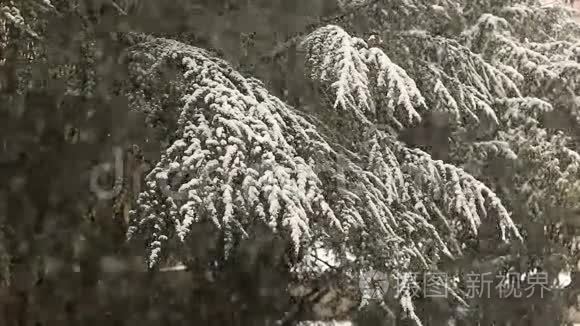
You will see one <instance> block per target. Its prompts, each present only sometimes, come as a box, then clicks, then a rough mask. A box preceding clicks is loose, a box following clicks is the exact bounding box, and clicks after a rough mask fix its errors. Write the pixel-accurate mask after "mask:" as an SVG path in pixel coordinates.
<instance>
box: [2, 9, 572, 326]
mask: <svg viewBox="0 0 580 326" xmlns="http://www.w3.org/2000/svg"><path fill="white" fill-rule="evenodd" d="M39 3H40V2H38V3H37V2H35V1H32V0H30V1H27V2H22V3H21V4H18V3H13V2H10V3H9V4H8V5H5V6H4V7H3V11H2V13H3V16H2V17H3V20H2V22H3V26H4V27H3V28H4V29H6V28H9V29H10V30H11V31H14V33H16V34H14V35H27V38H26V40H25V41H18V42H17V41H16V39H15V38H14V36H12V37H13V38H12V39H10V38H8V39H6V40H3V42H2V51H3V53H6V54H5V55H3V59H5V60H14V57H13V56H14V54H12V57H10V51H9V50H8V49H14V50H12V51H16V53H24V52H23V51H25V50H24V49H26V51H27V52H26V53H27V55H28V56H29V58H30V60H31V61H33V60H36V61H38V60H41V61H42V62H43V63H45V64H46V65H47V66H48V67H49V71H51V72H54V73H55V74H56V75H57V76H60V77H62V76H71V77H70V80H75V78H78V83H73V84H72V85H67V87H66V88H67V89H70V91H71V92H72V93H73V94H82V95H83V96H87V97H94V96H105V97H106V94H110V93H116V94H122V95H125V96H126V97H127V100H128V103H129V106H130V108H131V109H132V110H134V111H136V112H141V113H143V114H145V115H146V116H147V121H148V124H149V126H150V127H152V128H156V130H158V131H159V132H158V133H157V136H158V138H159V139H158V140H159V141H160V142H161V143H162V144H164V146H163V148H162V150H161V157H160V159H159V160H157V161H156V162H155V164H154V165H153V167H152V170H151V171H150V172H149V173H148V175H147V176H146V178H145V189H144V190H143V191H142V192H141V193H140V194H139V196H138V198H137V199H136V205H133V207H136V208H135V210H133V211H132V212H131V219H132V225H131V227H130V228H129V230H128V235H129V237H130V238H132V239H141V240H142V241H143V243H144V244H145V250H146V252H147V263H148V265H149V267H150V268H152V269H155V268H156V267H158V266H159V264H160V263H161V262H163V260H164V259H168V258H171V259H174V258H178V259H181V260H186V261H188V264H189V265H190V268H192V269H201V270H206V271H211V273H215V274H216V275H219V274H220V273H222V272H224V271H225V270H227V268H229V267H228V266H232V265H231V264H232V262H233V261H236V258H235V257H236V255H238V254H239V250H238V248H241V247H243V244H244V243H245V241H248V239H254V240H255V239H258V238H260V237H261V236H262V230H263V228H266V229H267V230H268V232H270V233H271V234H273V235H276V237H278V238H280V239H282V240H283V241H284V243H285V244H286V245H285V249H286V251H287V254H286V255H287V256H288V257H287V261H288V262H287V265H285V267H286V268H287V270H288V271H289V272H290V274H291V278H292V279H294V280H297V281H298V282H302V283H304V284H313V283H316V281H319V280H321V279H324V278H325V277H328V279H330V280H331V281H329V282H330V283H335V284H334V285H336V284H338V287H341V286H342V287H343V288H346V287H348V286H346V284H353V282H354V280H357V281H358V280H359V279H360V278H362V279H367V278H368V277H369V275H371V274H374V273H382V274H384V275H388V278H389V281H390V282H391V283H394V282H396V283H397V284H398V285H399V287H398V288H397V289H391V292H393V291H394V292H393V293H391V292H387V293H381V294H384V298H381V301H384V302H382V303H383V304H384V305H385V307H388V308H395V307H398V308H399V309H400V310H401V312H400V314H399V315H401V316H402V315H407V316H408V318H407V319H410V320H412V321H413V322H414V323H415V324H419V325H421V324H423V323H428V322H429V319H430V318H432V317H433V316H432V314H431V315H430V313H429V312H421V311H420V309H417V308H418V307H420V305H421V304H425V298H420V295H417V294H416V293H415V292H416V291H415V289H416V288H417V287H421V286H423V281H424V280H422V278H421V277H422V276H423V275H426V274H428V273H442V272H444V273H446V275H447V277H449V278H450V279H449V280H452V279H455V278H459V279H460V281H458V282H443V281H442V280H439V281H438V284H437V285H438V286H443V287H444V289H445V291H446V292H448V293H449V302H450V303H449V306H450V308H448V309H449V311H447V314H448V315H450V316H447V318H451V319H455V320H460V319H463V320H464V321H466V322H473V323H476V322H477V321H480V322H483V323H486V322H488V323H489V322H491V320H493V319H494V318H495V319H496V322H500V321H501V322H508V321H509V320H510V319H513V318H516V319H517V318H520V319H521V318H522V316H521V315H518V313H519V312H514V314H513V315H512V316H499V314H497V316H490V314H494V313H497V311H494V310H493V307H492V310H489V309H488V308H486V307H485V304H486V303H485V302H484V303H481V302H480V301H478V300H473V299H472V298H469V296H468V295H467V294H466V288H465V287H466V284H465V282H464V281H465V280H461V278H462V277H463V276H464V275H465V273H467V272H482V271H483V270H486V271H491V272H492V275H494V276H502V275H505V274H506V271H511V272H513V271H514V270H517V271H518V272H520V273H522V274H525V277H524V279H523V282H528V283H530V282H532V279H533V278H534V277H533V276H530V275H532V274H530V273H529V272H530V271H531V270H533V269H535V268H540V269H542V270H543V271H546V272H547V273H548V274H547V276H548V278H549V279H548V281H549V282H550V284H551V282H552V280H554V279H555V278H557V275H558V273H559V272H560V271H561V270H562V269H565V268H567V267H566V265H570V264H575V259H577V256H576V255H577V250H576V249H577V248H576V243H575V238H574V236H575V229H574V227H575V225H576V224H577V222H576V220H577V217H576V216H575V214H576V212H577V204H576V200H575V196H576V195H577V194H578V187H579V184H578V182H577V179H578V173H579V171H578V166H579V162H580V161H579V160H580V155H579V154H578V152H577V146H578V145H577V144H578V138H577V137H578V134H577V131H576V130H577V126H576V124H577V123H578V121H579V119H580V118H578V112H577V108H576V103H577V102H578V96H577V94H579V86H578V85H579V77H578V76H579V75H578V72H579V71H580V69H579V68H580V64H579V62H578V59H579V58H580V56H579V53H580V52H579V47H578V39H579V38H578V37H579V35H580V29H579V25H578V23H577V22H576V21H574V18H573V17H572V16H571V13H570V12H569V11H567V9H565V8H562V7H558V6H552V7H546V6H542V5H541V4H540V3H539V2H537V1H523V0H522V1H509V2H504V1H461V0H445V1H437V2H435V3H434V2H432V1H422V0H412V1H409V0H405V1H383V0H366V1H354V0H352V1H351V0H345V1H338V2H337V3H336V4H335V5H336V7H335V8H334V9H333V11H334V12H333V13H332V14H331V15H330V17H329V18H328V19H321V20H319V21H317V22H314V23H312V24H310V25H306V26H304V28H303V30H300V31H299V32H298V33H297V34H295V35H292V36H291V35H288V38H287V39H286V40H284V41H283V42H282V43H281V45H278V46H275V45H274V46H272V48H271V49H270V50H272V49H274V50H273V52H266V54H265V57H261V58H259V59H260V60H256V58H245V59H244V60H246V63H249V62H251V63H252V64H254V66H253V67H252V64H249V65H247V66H244V62H240V61H244V60H239V61H238V60H236V58H235V56H236V55H237V54H236V53H234V54H233V55H232V53H226V54H225V55H222V56H224V57H226V58H228V59H232V60H231V61H232V62H237V63H238V64H240V67H239V68H240V69H242V68H243V70H244V72H245V73H244V74H242V73H240V72H238V71H237V69H236V67H234V63H228V61H227V60H225V59H223V58H219V56H220V55H219V54H218V53H215V52H214V51H211V50H208V49H202V48H200V47H198V46H196V45H195V44H193V45H192V44H188V42H189V41H191V40H192V37H191V36H190V35H186V34H183V33H181V32H180V31H171V30H170V31H169V32H163V33H149V34H150V35H148V33H142V32H140V31H142V30H143V29H142V26H139V24H138V23H133V24H134V25H133V26H132V27H133V28H134V31H131V32H127V27H123V30H118V31H114V32H113V33H110V34H106V33H105V34H103V33H100V32H99V28H97V27H95V26H103V25H99V19H103V17H105V16H106V15H105V14H103V13H102V10H100V9H99V10H95V8H93V10H92V11H91V12H93V14H92V15H96V16H95V17H93V16H91V15H89V14H87V13H86V12H76V11H75V10H78V9H74V8H73V7H72V6H67V4H66V3H60V2H59V3H57V2H56V1H53V4H52V5H51V4H50V3H48V2H43V4H42V7H39V6H41V5H40V4H39ZM115 4H116V3H115ZM147 6H148V4H144V5H143V7H139V8H138V9H135V11H136V12H135V13H131V12H127V11H126V10H119V9H116V10H117V11H118V12H116V13H115V14H111V15H112V16H113V17H116V15H119V16H118V17H117V18H115V19H117V21H116V20H115V19H113V21H116V22H119V21H123V22H124V23H126V24H128V25H129V27H131V24H132V23H131V20H130V18H131V15H135V16H136V17H138V16H139V15H145V16H146V14H144V12H146V11H147ZM201 7H202V8H205V7H204V6H203V5H202V6H201ZM38 8H44V9H43V11H42V12H48V13H49V14H48V15H50V13H51V12H52V13H53V14H55V15H56V13H59V14H62V13H67V14H72V15H77V16H80V17H82V22H83V23H82V24H81V25H82V26H83V38H81V41H80V43H81V45H82V48H83V49H84V52H83V55H82V58H83V60H82V61H81V62H75V63H70V62H64V63H62V64H61V63H58V62H53V61H51V60H49V58H50V52H49V50H50V42H49V41H45V40H43V33H48V32H47V31H46V26H45V24H44V23H43V22H44V21H43V19H42V17H40V18H39V16H38V15H37V14H36V13H38V12H40V9H38ZM117 8H121V9H122V8H123V7H118V6H117ZM144 8H145V9H144ZM207 8H210V7H207ZM224 8H225V9H223V10H225V11H233V12H234V14H235V10H236V8H237V7H235V6H233V7H231V6H225V7H224ZM97 9H98V8H97ZM213 9H215V8H213V7H211V8H210V9H207V10H208V11H209V10H213ZM183 10H184V12H187V13H192V12H194V9H192V8H191V7H188V5H184V7H183ZM113 11H114V10H113ZM220 12H221V11H220ZM99 15H101V16H99ZM192 15H193V14H192ZM127 16H128V18H127ZM121 17H122V18H121ZM125 19H126V21H125ZM6 26H8V27H6ZM114 26H116V27H118V26H121V25H114ZM129 30H131V28H129ZM369 33H370V34H372V35H371V36H370V37H369ZM193 34H195V33H193ZM224 34H225V33H224ZM8 35H10V34H8ZM196 37H197V36H196ZM107 38H110V39H107ZM103 39H107V40H108V41H112V42H113V43H114V44H115V45H116V47H117V48H120V49H122V51H121V52H122V58H121V59H120V60H118V62H117V64H119V65H120V66H122V67H123V69H124V71H126V73H127V77H126V78H121V77H119V76H116V75H113V72H112V70H114V69H112V68H111V66H110V65H109V66H107V65H105V64H104V58H103V57H99V56H98V55H94V52H97V51H96V50H98V49H102V46H103V45H102V41H103ZM193 39H195V37H194V38H193ZM210 39H211V37H210ZM214 40H215V38H214ZM27 42H28V43H27ZM25 43H27V44H28V46H26V47H23V46H22V45H23V44H25ZM218 43H219V42H218ZM11 44H16V45H18V46H13V45H11ZM249 53H250V52H248V51H246V55H245V57H248V56H249ZM267 53H271V54H272V55H270V54H267ZM296 54H297V55H296ZM259 55H264V54H263V53H261V54H259ZM291 58H292V60H291ZM266 59H267V60H266ZM268 60H270V63H266V62H267V61H268ZM284 60H287V61H286V62H284ZM261 64H262V65H267V64H270V65H271V66H270V67H275V66H276V65H277V64H280V65H283V64H286V65H287V67H286V69H287V71H290V70H294V69H300V68H297V67H295V66H292V65H296V66H299V67H303V68H304V69H303V71H302V72H303V76H304V79H303V81H302V82H303V83H304V85H307V86H308V87H311V88H312V90H311V91H304V92H303V93H301V92H300V91H298V93H299V94H294V95H295V96H296V97H297V99H294V100H292V103H293V104H296V107H292V106H290V105H289V104H287V103H286V102H285V101H284V100H291V99H290V98H289V96H288V94H284V92H278V93H279V94H276V95H273V94H274V93H275V92H276V91H275V90H270V89H269V86H270V85H272V84H273V83H275V82H276V81H275V80H272V79H273V78H272V76H270V77H268V76H267V74H266V75H264V74H263V73H262V72H261V71H260V70H259V65H261ZM29 66H30V63H25V64H24V65H23V66H22V67H21V68H22V69H23V70H24V73H16V72H14V71H12V72H10V74H11V75H9V77H10V78H11V80H16V81H18V82H19V85H20V86H18V87H16V89H19V90H24V89H26V87H30V86H25V84H23V81H28V80H30V79H31V78H33V77H30V75H29V74H30V72H29V71H30V69H28V68H29ZM104 66H105V67H108V68H107V69H102V68H103V67H104ZM79 68H82V72H81V71H80V69H79ZM103 71H106V72H103ZM248 73H249V74H248ZM251 74H255V75H258V76H260V75H261V76H262V77H263V78H264V79H266V80H265V81H260V80H258V79H256V78H254V77H250V75H251ZM268 78H271V79H270V80H268ZM5 79H6V78H5ZM17 84H18V83H17ZM103 85H104V86H103ZM283 88H286V89H288V88H289V87H288V86H284V87H283ZM103 94H104V95H103ZM312 95H313V96H312ZM420 130H423V131H426V132H427V133H435V132H441V140H442V144H435V143H434V142H427V141H426V140H425V139H422V138H421V137H419V131H420ZM434 137H435V135H433V134H431V135H429V134H428V135H427V138H434ZM538 226H539V228H540V231H539V232H538V231H537V228H538ZM207 230H209V231H207ZM200 232H202V233H203V232H207V233H208V234H209V235H208V237H207V239H208V240H207V241H205V243H204V241H200V239H198V238H197V237H198V235H199V234H200ZM205 239H206V238H204V240H205ZM210 240H212V241H210ZM490 242H491V243H493V244H494V245H492V246H491V248H490V246H489V245H488V246H486V245H485V243H490ZM522 242H523V243H524V245H523V246H522V245H521V243H522ZM502 243H503V244H502ZM528 243H536V244H534V245H527V244H528ZM500 244H502V245H500ZM562 255H563V256H564V257H565V258H566V259H565V260H564V261H558V262H557V263H555V262H554V257H556V256H562ZM200 256H203V257H204V259H205V260H200V259H198V258H200ZM330 257H332V259H330ZM321 261H323V262H324V263H323V264H322V265H321V263H320V262H321ZM482 261H484V262H486V264H487V265H491V266H484V265H486V264H482V263H481V262H482ZM328 275H333V276H332V277H330V276H328ZM449 280H448V281H449ZM355 283H356V282H355ZM511 286H512V287H513V286H515V285H514V284H512V285H511ZM334 287H335V286H334ZM334 287H333V286H330V287H329V288H334ZM368 290H369V289H364V288H360V287H359V288H356V287H355V289H354V290H353V291H354V292H359V295H360V296H362V297H363V298H365V297H368V296H369V295H372V293H367V292H368ZM374 290H376V289H371V292H372V291H374ZM306 292H307V294H306V295H295V297H300V298H301V299H302V300H310V299H309V298H311V299H312V298H318V299H319V300H322V299H320V298H327V299H325V300H331V299H330V298H331V297H333V296H334V297H337V296H336V295H330V294H328V296H327V295H325V294H317V293H318V292H316V291H314V292H313V291H306ZM315 294H316V295H315ZM347 296H348V295H347V294H341V295H339V296H338V297H347ZM355 297H356V296H355ZM367 299H368V298H367ZM375 299H376V298H375ZM393 299H394V300H393ZM535 299H538V298H535ZM540 299H543V298H540ZM552 299H553V300H556V299H557V296H551V297H550V300H552ZM339 301H340V300H339ZM354 301H357V300H354ZM359 301H362V302H363V303H365V300H364V299H363V300H359ZM427 301H429V300H427ZM484 301H485V300H484ZM521 301H523V302H524V303H525V302H532V301H531V299H530V300H529V301H526V300H521ZM538 302H540V303H543V304H547V303H546V302H548V299H546V300H539V301H534V303H533V304H537V303H538ZM367 303H368V302H367ZM520 303H521V302H520ZM345 304H346V305H348V306H349V307H351V306H356V305H357V304H353V303H352V302H350V303H345ZM312 305H313V306H316V304H312ZM461 305H464V306H468V305H471V306H477V305H479V306H480V307H482V308H481V309H480V311H479V312H480V313H484V314H487V315H486V316H484V317H479V316H477V314H472V315H468V316H459V314H458V313H457V311H458V308H456V307H455V306H461ZM335 308H336V307H335V306H333V307H332V308H329V307H324V309H322V308H321V309H319V310H318V312H317V311H314V312H310V313H304V312H302V315H301V314H300V313H295V314H294V315H292V314H289V315H287V316H285V317H283V318H282V317H280V318H281V319H282V320H285V322H297V321H300V320H302V319H333V318H339V317H340V318H346V319H351V318H353V312H352V311H351V310H350V308H349V309H347V310H348V311H346V310H345V311H346V312H345V311H342V310H341V311H340V312H337V311H338V310H340V309H338V308H336V311H335V310H333V309H335ZM502 308H503V307H502ZM325 309H331V310H332V311H333V312H332V313H327V312H326V310H325ZM486 309H487V310H486ZM290 310H291V309H290ZM314 310H316V309H314ZM546 315H547V314H546ZM514 316H515V317H514ZM551 316H553V315H551ZM399 318H400V316H399ZM490 318H491V319H490ZM500 319H501V320H500ZM315 324H316V322H314V323H313V325H315Z"/></svg>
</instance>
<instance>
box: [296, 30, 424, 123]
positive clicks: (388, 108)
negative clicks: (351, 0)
mask: <svg viewBox="0 0 580 326" xmlns="http://www.w3.org/2000/svg"><path fill="white" fill-rule="evenodd" d="M303 47H304V49H305V51H306V56H307V67H308V69H309V70H310V77H311V78H312V79H313V80H314V81H317V82H319V83H320V84H322V85H323V87H324V86H326V87H330V88H331V89H332V90H333V91H334V94H333V95H334V97H335V100H334V101H335V102H334V107H335V108H337V107H340V108H342V109H344V110H348V111H350V112H352V113H353V114H354V115H355V116H356V117H357V118H359V119H360V120H361V121H367V120H368V121H378V122H380V123H391V124H393V125H394V126H395V127H397V128H402V127H404V126H409V125H412V124H414V123H415V122H417V121H419V120H420V114H419V112H418V110H419V109H425V100H424V99H423V96H422V95H421V93H420V92H419V90H418V89H417V86H416V84H415V81H414V80H413V79H411V78H410V77H409V76H408V75H407V73H406V72H405V70H404V69H402V68H401V67H400V66H398V65H396V64H394V63H393V62H392V61H391V59H390V58H389V57H388V56H387V55H386V54H385V53H384V52H383V51H382V50H380V49H379V48H375V47H371V48H369V47H368V45H367V44H366V42H364V41H363V40H362V39H359V38H356V37H351V36H350V35H349V34H348V33H346V32H345V31H344V30H343V29H342V28H340V27H338V26H334V25H329V26H325V27H322V28H320V29H318V30H316V31H314V32H313V33H312V34H310V35H309V36H308V37H307V38H306V39H305V40H304V42H303Z"/></svg>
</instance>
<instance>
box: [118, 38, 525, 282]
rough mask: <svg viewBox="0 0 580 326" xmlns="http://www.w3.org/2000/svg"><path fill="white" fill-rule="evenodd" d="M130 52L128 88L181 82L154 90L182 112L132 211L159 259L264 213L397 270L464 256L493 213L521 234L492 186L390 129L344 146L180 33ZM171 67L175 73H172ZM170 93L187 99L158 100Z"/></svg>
mask: <svg viewBox="0 0 580 326" xmlns="http://www.w3.org/2000/svg"><path fill="white" fill-rule="evenodd" d="M374 55H375V60H376V61H379V60H383V59H385V58H382V59H381V57H382V54H380V53H378V52H375V53H374ZM376 56H379V57H378V58H377V57H376ZM128 60H129V61H130V62H131V65H130V67H131V74H132V75H131V76H132V78H133V79H135V80H139V82H138V83H135V84H133V87H136V89H133V90H131V92H139V90H148V89H151V87H152V85H154V86H155V85H160V84H163V83H161V82H160V80H164V82H165V83H168V82H169V81H168V80H167V79H165V78H167V77H168V76H170V77H171V78H174V79H175V80H176V81H178V84H180V85H181V87H180V88H178V89H176V90H172V92H173V93H165V90H164V89H163V88H160V89H158V91H157V92H151V91H149V92H151V94H152V95H150V96H152V97H151V98H149V100H148V101H149V102H150V103H152V105H153V104H156V103H157V104H159V103H161V104H160V105H166V106H169V104H167V103H174V104H173V105H176V106H177V107H176V108H175V111H176V114H177V115H178V117H177V122H176V123H177V127H176V128H175V129H174V130H172V133H171V135H170V137H169V139H171V142H170V144H169V146H168V147H167V148H166V149H165V150H164V152H163V155H162V157H161V159H160V161H159V162H157V164H156V165H155V167H154V168H153V170H152V171H151V173H150V174H149V175H148V176H147V178H146V189H145V190H144V191H143V192H142V193H141V194H140V195H139V198H138V205H137V209H136V210H135V211H133V212H132V227H131V229H130V232H129V233H130V235H139V236H140V237H143V238H145V240H146V241H147V243H148V245H149V263H150V265H154V264H156V263H157V262H158V261H159V260H160V256H161V253H162V249H163V248H164V247H166V246H167V245H168V242H169V241H172V240H178V241H184V240H186V239H187V237H188V235H189V234H190V232H191V229H192V227H194V225H195V224H196V223H200V222H204V221H208V222H211V223H213V225H215V228H216V230H221V234H223V236H224V237H225V240H226V241H225V243H226V247H225V248H224V250H225V251H226V254H227V252H229V251H231V247H232V246H234V245H235V242H236V239H239V238H241V237H244V236H245V234H247V233H250V232H251V230H252V227H253V226H255V225H256V224H258V223H264V224H267V225H268V226H269V227H270V228H271V229H272V231H273V232H284V234H286V235H288V237H289V238H290V239H291V240H292V243H293V244H294V248H295V249H297V248H299V247H300V246H303V244H304V243H305V241H308V240H309V239H312V238H316V239H318V240H321V241H326V243H325V244H326V245H327V246H332V244H333V243H336V242H337V241H338V240H337V239H344V242H343V243H344V245H345V246H347V247H348V248H349V250H350V251H351V252H352V253H353V255H354V256H355V257H356V260H357V264H360V265H361V266H365V265H367V266H373V267H379V268H381V269H382V270H385V271H394V272H398V271H401V270H402V269H405V268H408V266H410V265H409V264H413V265H414V266H423V268H425V269H430V268H432V267H431V266H433V264H434V263H436V262H437V261H438V259H439V257H440V255H441V254H443V255H447V256H451V257H453V256H455V255H460V254H461V241H462V240H459V238H458V236H459V232H465V233H466V234H467V236H468V237H474V236H476V235H477V229H478V226H479V225H480V224H481V223H482V222H483V219H484V217H485V216H489V215H491V216H493V218H494V219H493V222H494V223H497V224H498V225H499V226H500V230H501V232H500V233H501V234H500V237H499V238H502V239H507V238H508V235H509V234H512V235H514V234H515V235H516V237H519V235H518V233H517V230H516V229H515V227H514V225H513V223H512V222H511V219H510V217H509V214H508V213H507V211H506V209H505V208H504V207H503V206H502V204H501V203H500V201H499V199H498V198H497V196H496V195H495V194H494V193H493V192H492V191H490V189H489V188H487V187H485V186H484V185H483V184H482V183H481V182H479V181H477V180H476V179H475V178H473V177H472V176H470V175H468V174H467V173H465V172H464V171H463V170H461V169H458V168H456V167H454V166H452V165H448V164H444V163H443V162H440V161H434V160H432V159H431V158H430V156H429V155H427V154H426V153H423V152H420V151H416V150H410V149H408V148H406V147H404V145H403V144H402V143H400V142H398V141H396V140H394V139H393V138H392V137H393V136H392V135H390V134H387V133H385V132H381V131H376V132H375V133H370V134H368V137H367V139H368V140H369V146H370V148H369V149H370V151H368V152H360V153H353V152H351V153H349V152H346V151H344V150H343V149H342V148H341V147H340V146H338V145H337V144H335V143H333V142H332V139H331V138H329V137H327V136H324V137H323V136H322V135H321V134H320V130H321V129H319V130H318V131H317V130H316V129H315V127H314V125H312V124H310V123H308V122H307V121H306V120H305V119H303V118H301V117H300V116H299V115H298V114H297V113H296V112H295V111H293V110H292V109H291V108H289V107H288V106H286V105H285V104H284V103H282V102H281V101H280V100H278V99H277V98H275V97H273V96H272V95H270V94H269V93H268V92H267V91H266V90H265V89H264V88H263V87H262V86H261V84H260V83H259V82H258V81H256V80H254V79H251V78H245V77H243V76H241V75H240V74H238V73H237V72H235V71H234V70H233V69H232V68H231V67H230V66H229V65H228V64H227V63H225V62H224V61H222V60H220V59H216V58H214V57H212V56H211V55H210V54H209V53H208V52H206V51H204V50H201V49H197V48H194V47H191V46H187V45H184V44H181V43H179V42H176V41H171V40H166V39H157V38H142V39H141V42H140V43H138V44H136V45H134V46H132V47H131V48H130V53H129V54H128ZM385 60H386V59H385ZM386 63H388V62H386ZM169 68H171V69H174V70H175V71H177V72H178V73H177V74H175V75H171V74H169V75H168V74H167V72H166V71H165V70H166V69H169ZM171 69H169V70H171ZM394 71H397V70H394ZM386 74H387V75H388V74H389V73H386ZM386 78H388V77H386ZM400 78H401V79H400V81H401V82H402V83H403V84H404V83H405V80H406V79H405V78H404V77H403V75H402V73H401V76H400ZM407 82H408V80H407ZM393 85H397V82H396V81H394V84H393ZM153 89H154V88H153ZM179 94H180V95H179ZM393 94H396V95H395V96H399V97H400V96H401V95H400V94H397V93H393ZM415 94H418V93H415ZM170 96H179V97H178V98H177V99H180V101H178V102H175V101H169V102H167V103H165V102H163V101H162V100H156V99H166V98H168V97H170ZM409 96H410V97H411V98H412V96H411V95H409ZM417 96H418V95H417ZM139 103H141V102H139ZM163 103H165V104H163ZM137 108H138V107H137ZM167 109H169V108H168V107H167ZM145 110H146V111H147V110H149V108H146V109H145ZM324 139H326V140H324ZM330 235H332V236H330ZM358 237H363V244H362V245H361V243H360V242H359V241H358V240H356V239H357V238H358ZM462 239H465V236H462ZM369 250H371V252H372V255H371V256H369ZM385 253H388V254H389V255H390V256H389V257H385V258H384V259H382V260H381V261H378V257H382V256H383V255H384V254H385ZM394 253H396V254H394ZM393 255H394V256H393ZM385 266H386V267H385Z"/></svg>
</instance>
